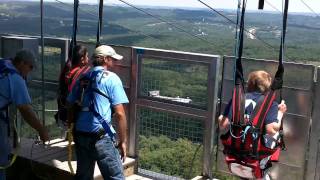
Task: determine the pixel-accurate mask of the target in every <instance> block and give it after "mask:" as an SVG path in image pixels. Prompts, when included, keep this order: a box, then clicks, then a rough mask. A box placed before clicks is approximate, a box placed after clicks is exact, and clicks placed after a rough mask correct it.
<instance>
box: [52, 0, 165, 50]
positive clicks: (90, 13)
mask: <svg viewBox="0 0 320 180" xmlns="http://www.w3.org/2000/svg"><path fill="white" fill-rule="evenodd" d="M55 1H56V2H58V3H61V4H64V5H66V6H70V7H72V4H68V3H65V2H62V1H60V0H55ZM118 7H121V6H118ZM123 8H124V7H123ZM93 10H97V9H93ZM79 11H82V12H84V13H86V14H89V15H91V16H92V17H94V18H98V16H97V15H96V14H94V13H93V12H91V11H89V10H84V9H81V7H79ZM113 24H115V25H118V26H122V27H124V28H127V29H129V30H130V31H132V32H134V33H136V34H140V35H143V36H145V37H148V38H152V39H154V40H157V41H159V42H161V43H165V42H164V41H163V40H161V39H158V38H155V37H153V36H151V35H148V34H145V33H143V32H141V31H137V30H133V29H131V28H129V27H128V26H125V25H122V24H117V23H113ZM165 45H167V46H169V47H170V45H169V44H167V43H165Z"/></svg>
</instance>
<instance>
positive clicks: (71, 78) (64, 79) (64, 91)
mask: <svg viewBox="0 0 320 180" xmlns="http://www.w3.org/2000/svg"><path fill="white" fill-rule="evenodd" d="M70 61H71V63H70ZM70 61H68V62H67V63H66V64H65V66H64V68H63V70H62V72H61V74H60V76H59V90H58V98H57V103H58V112H57V113H56V114H55V115H54V117H55V119H56V123H57V124H58V126H59V127H61V128H66V126H67V106H66V98H67V96H68V94H69V93H70V92H71V89H72V88H73V86H74V85H75V83H76V81H77V80H78V78H79V77H80V76H81V75H82V74H84V73H85V72H87V71H88V70H89V69H90V66H89V58H88V50H87V48H86V47H85V46H83V45H76V46H75V47H74V48H73V52H72V58H71V59H70Z"/></svg>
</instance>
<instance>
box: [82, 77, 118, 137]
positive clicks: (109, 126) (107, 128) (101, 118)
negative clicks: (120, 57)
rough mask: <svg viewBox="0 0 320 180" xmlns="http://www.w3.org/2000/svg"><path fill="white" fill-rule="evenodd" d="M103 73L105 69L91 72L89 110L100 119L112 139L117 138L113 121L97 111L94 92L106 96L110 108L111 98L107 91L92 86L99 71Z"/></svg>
mask: <svg viewBox="0 0 320 180" xmlns="http://www.w3.org/2000/svg"><path fill="white" fill-rule="evenodd" d="M101 72H102V73H103V71H93V72H91V74H90V83H89V85H88V93H89V97H90V104H89V110H90V111H91V112H92V113H93V115H94V116H95V117H96V118H97V119H98V120H99V122H100V123H101V125H102V127H103V129H104V130H105V132H106V133H107V134H108V135H109V137H110V138H111V139H112V140H115V139H114V137H115V133H114V132H113V131H112V129H113V128H112V125H111V123H108V122H107V121H106V120H105V119H104V118H103V117H102V116H101V114H100V113H99V112H97V111H96V109H95V107H97V106H96V104H95V101H94V93H97V94H99V95H101V96H103V97H105V98H106V99H108V100H109V102H110V108H111V99H110V97H109V96H108V95H106V94H105V93H103V92H101V91H100V90H99V89H97V88H93V87H92V82H95V81H96V77H97V75H98V74H99V73H101Z"/></svg>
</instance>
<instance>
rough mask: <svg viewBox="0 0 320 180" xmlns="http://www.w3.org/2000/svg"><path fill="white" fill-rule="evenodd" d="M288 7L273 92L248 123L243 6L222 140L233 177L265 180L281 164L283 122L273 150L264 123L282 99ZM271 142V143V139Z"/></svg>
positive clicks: (263, 97)
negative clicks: (227, 121)
mask: <svg viewBox="0 0 320 180" xmlns="http://www.w3.org/2000/svg"><path fill="white" fill-rule="evenodd" d="M288 4H289V0H285V6H284V14H283V28H282V35H281V45H280V53H279V65H278V70H277V72H276V74H275V77H274V80H273V82H272V85H271V88H270V91H268V92H267V93H266V94H265V95H262V96H260V97H259V99H258V101H257V104H256V106H255V108H254V111H253V112H252V114H251V116H250V119H249V121H248V122H246V121H245V118H244V111H245V99H246V98H245V85H244V78H243V68H242V63H241V58H242V49H243V32H244V15H245V8H246V0H243V2H242V12H241V19H240V27H239V28H240V31H239V34H238V37H237V38H238V39H237V41H238V44H237V47H236V57H235V58H236V63H235V81H234V82H235V84H234V89H233V96H232V117H231V119H230V128H229V131H228V132H227V133H226V134H224V135H222V136H221V137H220V138H221V141H222V144H223V146H224V150H223V152H224V154H225V156H226V157H225V160H226V162H227V164H228V168H229V170H230V171H231V172H232V173H233V174H235V175H237V176H240V177H243V178H262V177H263V176H264V173H265V170H266V169H267V168H269V167H270V166H271V162H272V161H278V159H279V155H280V150H281V148H282V149H285V145H284V141H283V121H281V127H280V131H279V134H280V137H279V139H274V141H273V145H272V146H273V147H270V146H269V145H267V143H268V142H267V141H266V138H267V137H266V136H264V135H265V132H264V121H265V118H266V116H267V113H268V111H269V109H270V107H271V105H272V103H273V102H274V101H275V99H276V97H277V95H278V94H279V95H280V98H281V92H280V90H281V88H282V84H283V73H284V67H283V56H284V41H285V33H286V24H287V14H288ZM260 7H263V2H261V0H260V1H259V8H260ZM268 140H270V137H269V138H268Z"/></svg>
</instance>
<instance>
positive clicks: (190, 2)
mask: <svg viewBox="0 0 320 180" xmlns="http://www.w3.org/2000/svg"><path fill="white" fill-rule="evenodd" d="M44 1H45V2H46V1H54V0H44ZM60 1H62V2H69V3H72V2H73V0H60ZM125 1H126V2H128V3H130V4H133V5H150V6H173V7H194V8H201V7H204V8H205V6H204V5H202V4H201V3H200V2H198V1H197V0H125ZM202 1H203V2H205V3H207V4H208V5H210V6H212V7H214V8H223V9H236V6H237V2H238V1H237V0H202ZM80 3H90V4H97V3H98V0H80ZM104 4H105V5H115V4H117V5H124V4H123V3H122V2H120V1H118V0H104ZM305 4H307V6H309V7H310V8H311V9H312V10H313V11H315V12H316V13H320V0H290V3H289V12H310V13H312V11H311V10H310V8H308V7H307V6H306V5H305ZM257 6H258V0H248V3H247V9H249V10H257ZM276 9H278V10H281V9H282V0H266V2H265V10H269V11H276ZM318 15H319V14H318Z"/></svg>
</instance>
